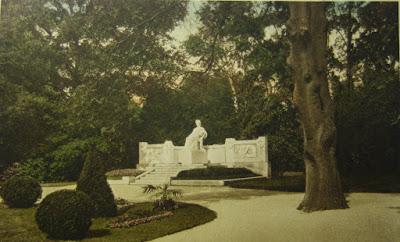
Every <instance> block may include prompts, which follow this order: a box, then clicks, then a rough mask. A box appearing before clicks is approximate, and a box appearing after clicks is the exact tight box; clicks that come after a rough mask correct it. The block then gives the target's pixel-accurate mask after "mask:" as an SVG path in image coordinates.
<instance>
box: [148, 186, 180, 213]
mask: <svg viewBox="0 0 400 242" xmlns="http://www.w3.org/2000/svg"><path fill="white" fill-rule="evenodd" d="M143 193H154V195H153V196H154V197H155V198H156V200H155V201H154V208H155V209H160V210H168V211H170V210H174V209H176V208H177V207H178V204H177V203H176V202H175V200H174V198H178V197H181V196H182V191H181V190H178V189H171V188H169V185H168V184H164V185H161V186H153V185H147V186H146V187H144V188H143Z"/></svg>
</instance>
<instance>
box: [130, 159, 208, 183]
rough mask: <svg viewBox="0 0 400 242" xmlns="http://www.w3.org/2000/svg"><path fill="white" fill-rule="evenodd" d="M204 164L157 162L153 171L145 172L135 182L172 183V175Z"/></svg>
mask: <svg viewBox="0 0 400 242" xmlns="http://www.w3.org/2000/svg"><path fill="white" fill-rule="evenodd" d="M202 167H204V165H191V166H188V165H179V164H168V163H165V164H157V165H155V166H152V167H151V168H152V169H154V170H153V171H152V172H149V173H148V174H145V175H143V176H141V177H139V178H138V179H136V180H135V184H143V185H160V184H166V183H167V184H170V182H171V177H175V176H176V175H178V173H179V172H180V171H182V170H189V169H193V168H202Z"/></svg>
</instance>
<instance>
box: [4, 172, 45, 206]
mask: <svg viewBox="0 0 400 242" xmlns="http://www.w3.org/2000/svg"><path fill="white" fill-rule="evenodd" d="M0 195H1V197H2V198H3V200H4V202H5V203H6V204H7V205H8V206H9V207H12V208H29V207H32V206H33V204H35V202H36V201H37V200H38V199H39V198H40V197H41V196H42V187H41V186H40V184H39V182H38V181H36V180H35V179H33V178H32V177H28V176H13V177H11V178H10V179H8V180H7V181H6V182H5V183H4V184H3V186H2V187H1V191H0Z"/></svg>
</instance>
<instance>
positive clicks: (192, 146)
mask: <svg viewBox="0 0 400 242" xmlns="http://www.w3.org/2000/svg"><path fill="white" fill-rule="evenodd" d="M195 124H196V127H195V128H194V129H193V131H192V133H191V134H190V135H189V136H188V137H186V140H185V150H186V151H185V152H186V159H185V160H184V161H185V164H202V163H206V162H207V151H206V150H205V149H204V145H203V141H204V139H205V138H207V131H206V130H205V129H204V128H203V127H202V126H201V121H200V120H199V119H196V121H195Z"/></svg>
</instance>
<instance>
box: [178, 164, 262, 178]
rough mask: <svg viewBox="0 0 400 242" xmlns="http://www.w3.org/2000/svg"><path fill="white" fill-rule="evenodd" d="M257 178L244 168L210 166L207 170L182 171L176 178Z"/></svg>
mask: <svg viewBox="0 0 400 242" xmlns="http://www.w3.org/2000/svg"><path fill="white" fill-rule="evenodd" d="M252 176H259V175H257V174H255V173H253V172H252V171H250V170H248V169H246V168H227V167H219V166H210V167H208V168H198V169H191V170H184V171H181V172H179V173H178V175H177V176H176V177H177V179H180V180H197V179H199V180H213V179H231V178H241V177H252Z"/></svg>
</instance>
